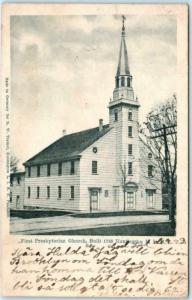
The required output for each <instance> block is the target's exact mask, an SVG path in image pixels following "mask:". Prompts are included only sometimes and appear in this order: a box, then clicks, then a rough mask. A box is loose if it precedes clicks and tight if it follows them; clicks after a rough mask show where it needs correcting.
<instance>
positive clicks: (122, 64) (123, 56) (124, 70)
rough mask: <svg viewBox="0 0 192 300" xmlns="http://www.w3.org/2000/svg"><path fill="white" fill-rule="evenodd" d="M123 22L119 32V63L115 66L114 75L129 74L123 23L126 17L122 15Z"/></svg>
mask: <svg viewBox="0 0 192 300" xmlns="http://www.w3.org/2000/svg"><path fill="white" fill-rule="evenodd" d="M122 18H123V24H122V33H121V46H120V52H119V63H118V68H117V74H116V77H119V76H124V75H130V72H129V64H128V55H127V46H126V42H125V24H124V21H125V20H126V18H125V17H124V16H122Z"/></svg>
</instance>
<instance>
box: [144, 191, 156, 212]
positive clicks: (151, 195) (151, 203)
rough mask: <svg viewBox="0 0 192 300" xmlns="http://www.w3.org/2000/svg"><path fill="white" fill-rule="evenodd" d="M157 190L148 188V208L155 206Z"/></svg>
mask: <svg viewBox="0 0 192 300" xmlns="http://www.w3.org/2000/svg"><path fill="white" fill-rule="evenodd" d="M155 192H156V191H155V190H146V197H147V208H154V204H155Z"/></svg>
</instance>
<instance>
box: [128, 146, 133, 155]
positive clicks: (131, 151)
mask: <svg viewBox="0 0 192 300" xmlns="http://www.w3.org/2000/svg"><path fill="white" fill-rule="evenodd" d="M132 154H133V145H132V144H129V145H128V155H132Z"/></svg>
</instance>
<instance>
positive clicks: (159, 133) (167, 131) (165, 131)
mask: <svg viewBox="0 0 192 300" xmlns="http://www.w3.org/2000/svg"><path fill="white" fill-rule="evenodd" d="M176 126H177V125H171V126H165V124H163V127H162V128H158V129H154V130H153V131H152V132H154V133H155V135H154V136H152V137H151V139H157V138H160V137H162V138H163V142H164V155H165V178H166V184H167V192H168V198H169V220H170V221H171V222H172V223H173V225H174V224H175V217H174V203H173V200H174V199H173V197H174V195H173V193H172V184H173V183H172V180H171V176H170V172H171V170H169V161H168V160H169V158H168V151H169V149H168V143H167V136H168V135H172V134H176V131H175V127H176ZM174 226H175V225H174Z"/></svg>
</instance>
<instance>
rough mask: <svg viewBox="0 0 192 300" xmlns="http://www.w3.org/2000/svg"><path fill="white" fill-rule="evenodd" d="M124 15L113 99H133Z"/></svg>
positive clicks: (123, 17)
mask: <svg viewBox="0 0 192 300" xmlns="http://www.w3.org/2000/svg"><path fill="white" fill-rule="evenodd" d="M125 20H126V18H125V16H122V31H121V46H120V52H119V62H118V67H117V73H116V76H115V89H114V91H113V101H111V104H112V105H113V103H114V101H121V100H122V99H123V101H124V100H125V101H134V100H135V99H134V91H133V87H132V76H131V74H130V71H129V63H128V54H127V46H126V42H125Z"/></svg>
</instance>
